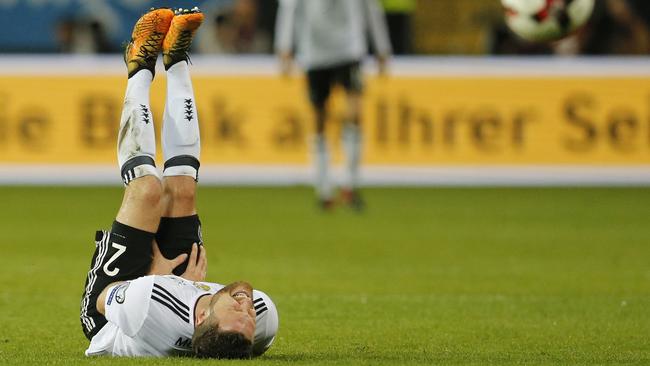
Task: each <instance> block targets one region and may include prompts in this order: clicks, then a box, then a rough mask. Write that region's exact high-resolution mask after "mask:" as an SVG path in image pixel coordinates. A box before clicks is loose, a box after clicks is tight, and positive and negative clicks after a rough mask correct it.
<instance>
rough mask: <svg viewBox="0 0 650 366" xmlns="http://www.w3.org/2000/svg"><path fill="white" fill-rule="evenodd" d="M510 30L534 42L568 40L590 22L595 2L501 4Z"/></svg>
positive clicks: (508, 0) (517, 0) (514, 0)
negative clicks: (573, 33)
mask: <svg viewBox="0 0 650 366" xmlns="http://www.w3.org/2000/svg"><path fill="white" fill-rule="evenodd" d="M501 3H502V4H503V7H504V8H505V12H506V23H507V24H508V27H510V29H511V30H512V31H513V32H514V33H515V34H517V35H518V36H519V37H521V38H523V39H525V40H528V41H532V42H549V41H555V40H558V39H561V38H564V37H566V36H567V35H569V34H571V33H572V32H574V31H576V30H577V29H579V28H580V27H582V26H583V25H585V23H587V21H588V20H589V17H590V16H591V14H592V13H593V10H594V0H501Z"/></svg>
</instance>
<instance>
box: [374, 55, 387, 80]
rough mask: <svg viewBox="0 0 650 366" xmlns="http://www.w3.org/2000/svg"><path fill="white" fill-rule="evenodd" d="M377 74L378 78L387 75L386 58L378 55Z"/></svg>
mask: <svg viewBox="0 0 650 366" xmlns="http://www.w3.org/2000/svg"><path fill="white" fill-rule="evenodd" d="M377 72H378V73H379V76H381V77H385V76H386V75H388V56H387V55H379V56H377Z"/></svg>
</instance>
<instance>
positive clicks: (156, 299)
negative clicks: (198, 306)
mask: <svg viewBox="0 0 650 366" xmlns="http://www.w3.org/2000/svg"><path fill="white" fill-rule="evenodd" d="M151 299H152V300H155V301H157V302H158V303H160V304H161V305H163V306H165V307H166V308H167V309H169V310H171V311H172V312H173V313H174V314H176V315H178V317H179V318H181V319H183V320H184V321H186V322H187V323H189V322H190V318H189V316H184V315H183V314H181V313H180V312H179V311H178V310H177V309H176V308H175V307H173V306H171V305H169V304H168V303H166V302H165V301H163V300H161V299H159V298H158V297H156V296H153V295H152V296H151Z"/></svg>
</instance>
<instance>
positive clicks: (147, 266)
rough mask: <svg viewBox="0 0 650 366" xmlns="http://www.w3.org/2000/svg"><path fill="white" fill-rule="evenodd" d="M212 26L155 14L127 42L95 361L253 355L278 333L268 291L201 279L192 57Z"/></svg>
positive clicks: (94, 309) (97, 264) (96, 296)
mask: <svg viewBox="0 0 650 366" xmlns="http://www.w3.org/2000/svg"><path fill="white" fill-rule="evenodd" d="M202 21H203V14H202V13H200V12H199V11H198V9H196V8H195V9H193V10H179V11H177V12H176V13H174V12H173V11H172V10H170V9H155V10H152V11H150V12H148V13H147V14H145V15H143V16H142V18H140V19H139V20H138V22H137V23H136V25H135V27H134V30H133V36H132V40H131V43H130V44H129V45H128V46H127V49H126V52H125V62H126V64H127V68H128V76H129V79H128V82H127V88H126V96H125V100H124V107H123V108H124V109H123V112H122V117H121V121H120V129H119V134H118V144H117V155H118V162H119V166H120V169H121V173H122V178H123V180H124V184H125V186H126V189H125V192H124V198H123V201H122V205H121V207H120V209H119V211H118V214H117V217H116V219H115V221H114V222H113V225H112V228H111V230H110V231H98V232H97V234H96V238H95V245H96V249H95V253H94V255H93V258H92V261H91V268H90V271H89V272H88V277H87V279H86V285H85V290H84V294H83V297H82V303H81V325H82V328H83V331H84V334H85V335H86V337H87V338H88V339H89V340H90V346H89V347H88V349H87V350H86V355H115V356H167V355H196V356H198V357H214V358H249V357H251V356H256V355H260V354H262V353H263V352H265V351H266V349H268V347H270V345H271V343H272V342H273V340H274V338H275V333H276V331H277V326H278V316H277V310H276V309H275V306H274V304H273V302H272V301H271V299H270V298H269V297H268V296H267V295H266V294H264V293H263V292H261V291H257V290H253V289H252V287H251V285H250V284H248V283H246V282H236V283H233V284H230V285H228V286H223V285H219V284H215V283H207V282H200V281H203V280H204V278H205V271H206V266H207V262H206V254H205V250H204V248H203V245H202V240H201V227H200V221H199V218H198V216H197V213H196V207H195V196H196V181H197V179H198V170H199V152H200V137H199V123H198V120H197V114H196V106H195V102H194V92H193V90H192V83H191V80H190V74H189V69H188V62H187V51H188V49H189V47H190V44H191V41H192V36H193V35H194V32H195V31H196V29H197V28H198V27H199V26H200V24H201V22H202ZM160 51H162V53H163V63H164V65H165V69H166V70H167V99H166V106H165V112H164V117H163V133H162V143H163V155H164V159H165V165H164V169H163V177H162V181H161V179H160V177H159V173H158V171H157V169H156V167H155V163H154V157H155V152H156V148H155V133H154V127H153V121H152V117H151V112H150V110H151V108H150V107H149V90H150V87H151V82H152V80H153V75H154V72H155V65H156V59H157V55H158V53H159V52H160ZM188 257H189V258H188ZM167 258H173V259H167ZM172 272H173V273H175V274H177V275H181V276H180V277H179V276H175V275H172Z"/></svg>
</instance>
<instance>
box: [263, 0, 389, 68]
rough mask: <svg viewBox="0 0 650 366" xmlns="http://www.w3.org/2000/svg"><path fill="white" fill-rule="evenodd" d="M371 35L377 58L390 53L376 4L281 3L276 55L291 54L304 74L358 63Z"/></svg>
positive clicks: (341, 0) (335, 0) (343, 0)
mask: <svg viewBox="0 0 650 366" xmlns="http://www.w3.org/2000/svg"><path fill="white" fill-rule="evenodd" d="M367 33H370V36H371V39H372V41H373V42H372V43H373V45H374V47H375V49H376V51H377V53H378V54H380V55H388V54H389V53H390V52H391V47H390V41H389V38H388V31H387V28H386V20H385V18H384V14H383V12H382V10H381V8H380V6H379V4H378V3H377V0H280V8H279V10H278V20H277V23H276V44H275V49H276V51H277V52H280V53H282V52H291V51H292V50H293V48H294V46H295V49H296V53H297V58H298V61H299V62H300V63H301V64H302V66H303V67H304V68H305V69H307V70H313V69H319V68H324V67H330V66H336V65H339V64H343V63H347V62H353V61H361V60H362V59H363V58H364V57H365V55H366V54H367V52H368V39H367V37H366V34H367Z"/></svg>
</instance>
